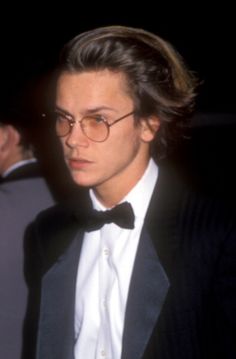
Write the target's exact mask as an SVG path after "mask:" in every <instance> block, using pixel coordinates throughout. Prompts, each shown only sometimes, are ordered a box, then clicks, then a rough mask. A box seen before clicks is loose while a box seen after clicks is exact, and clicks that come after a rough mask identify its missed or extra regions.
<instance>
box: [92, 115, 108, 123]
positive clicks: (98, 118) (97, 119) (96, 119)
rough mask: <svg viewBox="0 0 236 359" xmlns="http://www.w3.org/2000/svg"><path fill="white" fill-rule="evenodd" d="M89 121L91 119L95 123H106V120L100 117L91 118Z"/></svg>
mask: <svg viewBox="0 0 236 359" xmlns="http://www.w3.org/2000/svg"><path fill="white" fill-rule="evenodd" d="M91 119H93V120H94V121H95V122H97V123H100V122H106V120H105V119H104V117H103V116H102V115H95V116H91Z"/></svg>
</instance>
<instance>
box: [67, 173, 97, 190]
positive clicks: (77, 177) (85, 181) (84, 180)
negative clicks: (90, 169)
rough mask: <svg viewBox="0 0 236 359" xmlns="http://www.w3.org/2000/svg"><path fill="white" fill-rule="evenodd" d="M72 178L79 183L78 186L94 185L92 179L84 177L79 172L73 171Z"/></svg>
mask: <svg viewBox="0 0 236 359" xmlns="http://www.w3.org/2000/svg"><path fill="white" fill-rule="evenodd" d="M71 175H72V179H73V181H74V182H75V183H76V184H77V185H78V186H82V187H92V186H93V185H94V184H93V182H92V181H91V180H89V179H88V178H82V176H80V175H78V174H74V173H72V174H71Z"/></svg>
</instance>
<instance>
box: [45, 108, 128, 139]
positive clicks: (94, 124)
mask: <svg viewBox="0 0 236 359" xmlns="http://www.w3.org/2000/svg"><path fill="white" fill-rule="evenodd" d="M133 114H134V111H132V112H129V113H127V114H126V115H124V116H122V117H119V118H118V119H116V120H115V121H113V122H112V123H108V122H107V121H106V120H105V119H104V118H103V117H102V116H101V115H86V116H84V117H82V118H81V119H80V120H76V119H74V118H73V117H72V116H70V115H69V114H66V113H63V112H61V111H59V110H56V111H54V113H53V114H52V116H53V117H54V121H55V126H56V134H57V136H58V137H65V136H67V135H68V134H69V133H71V131H72V129H73V127H74V125H75V123H78V124H79V125H80V128H81V130H82V132H83V134H84V135H85V136H86V137H87V138H89V139H90V140H91V141H94V142H104V141H106V139H107V138H108V136H109V133H110V127H111V126H113V125H114V124H115V123H117V122H119V121H121V120H123V119H125V118H126V117H128V116H131V115H133ZM42 116H43V117H46V114H42Z"/></svg>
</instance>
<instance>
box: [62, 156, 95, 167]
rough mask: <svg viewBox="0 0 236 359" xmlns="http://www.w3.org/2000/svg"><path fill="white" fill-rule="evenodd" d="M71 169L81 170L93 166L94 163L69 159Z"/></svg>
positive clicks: (80, 159)
mask: <svg viewBox="0 0 236 359" xmlns="http://www.w3.org/2000/svg"><path fill="white" fill-rule="evenodd" d="M67 161H68V165H69V168H70V169H72V170H80V169H84V168H86V167H88V166H89V165H91V164H92V161H88V160H86V159H84V158H68V160H67Z"/></svg>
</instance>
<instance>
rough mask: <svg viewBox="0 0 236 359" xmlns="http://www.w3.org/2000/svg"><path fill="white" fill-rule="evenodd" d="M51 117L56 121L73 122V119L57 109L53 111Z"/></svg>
mask: <svg viewBox="0 0 236 359" xmlns="http://www.w3.org/2000/svg"><path fill="white" fill-rule="evenodd" d="M53 118H54V120H55V121H57V122H69V123H71V122H73V120H72V119H71V118H69V116H67V115H66V114H64V113H61V112H58V111H54V112H53Z"/></svg>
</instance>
